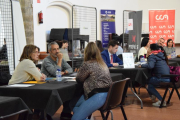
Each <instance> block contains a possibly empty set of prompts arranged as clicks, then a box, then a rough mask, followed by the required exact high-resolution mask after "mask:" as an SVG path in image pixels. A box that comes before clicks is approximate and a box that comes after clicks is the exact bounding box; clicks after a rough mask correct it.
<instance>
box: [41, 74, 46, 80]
mask: <svg viewBox="0 0 180 120" xmlns="http://www.w3.org/2000/svg"><path fill="white" fill-rule="evenodd" d="M45 80H46V75H45V74H43V73H42V76H41V80H40V81H45Z"/></svg>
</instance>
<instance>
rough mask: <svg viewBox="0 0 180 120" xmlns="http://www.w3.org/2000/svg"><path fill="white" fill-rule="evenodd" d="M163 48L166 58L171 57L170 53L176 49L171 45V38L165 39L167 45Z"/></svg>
mask: <svg viewBox="0 0 180 120" xmlns="http://www.w3.org/2000/svg"><path fill="white" fill-rule="evenodd" d="M164 50H165V51H166V55H167V57H168V58H171V54H172V53H174V52H176V49H175V48H174V47H173V40H172V39H168V40H167V46H166V47H164Z"/></svg>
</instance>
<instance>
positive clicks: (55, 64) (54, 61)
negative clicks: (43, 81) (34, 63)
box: [41, 42, 73, 77]
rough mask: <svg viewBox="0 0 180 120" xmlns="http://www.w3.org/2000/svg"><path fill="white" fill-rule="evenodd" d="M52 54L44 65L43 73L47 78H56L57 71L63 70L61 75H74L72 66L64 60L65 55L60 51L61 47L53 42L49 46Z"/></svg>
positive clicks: (44, 61) (45, 60)
mask: <svg viewBox="0 0 180 120" xmlns="http://www.w3.org/2000/svg"><path fill="white" fill-rule="evenodd" d="M48 51H49V53H50V55H49V56H47V57H46V58H45V59H44V60H43V63H42V67H41V72H42V73H44V74H45V75H46V76H47V77H55V76H56V71H57V69H60V70H61V74H62V75H64V74H67V73H72V72H73V70H72V68H71V66H70V65H69V64H68V63H67V62H66V61H65V60H64V59H63V54H62V53H60V51H59V45H58V44H57V43H56V42H51V43H50V44H49V45H48Z"/></svg>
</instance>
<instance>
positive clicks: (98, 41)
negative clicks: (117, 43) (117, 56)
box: [96, 40, 104, 52]
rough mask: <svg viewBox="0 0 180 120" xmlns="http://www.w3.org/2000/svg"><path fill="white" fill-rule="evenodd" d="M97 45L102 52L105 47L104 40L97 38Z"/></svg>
mask: <svg viewBox="0 0 180 120" xmlns="http://www.w3.org/2000/svg"><path fill="white" fill-rule="evenodd" d="M96 45H97V47H98V49H99V50H100V52H102V51H103V50H104V48H103V46H102V42H101V41H100V40H96Z"/></svg>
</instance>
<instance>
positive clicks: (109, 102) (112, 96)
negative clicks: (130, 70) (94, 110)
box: [101, 78, 130, 111]
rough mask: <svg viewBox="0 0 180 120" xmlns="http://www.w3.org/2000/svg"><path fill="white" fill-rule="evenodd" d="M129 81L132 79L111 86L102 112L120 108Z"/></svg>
mask: <svg viewBox="0 0 180 120" xmlns="http://www.w3.org/2000/svg"><path fill="white" fill-rule="evenodd" d="M129 79H130V78H126V79H123V80H119V81H115V82H113V83H112V84H111V86H110V88H109V91H108V95H107V98H106V102H105V104H104V105H103V107H101V110H105V111H106V110H111V109H113V108H116V107H118V106H119V105H120V104H121V103H122V101H123V99H124V98H125V94H126V93H124V91H126V90H125V89H124V88H125V85H126V82H127V81H128V80H129ZM127 88H128V87H127Z"/></svg>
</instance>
